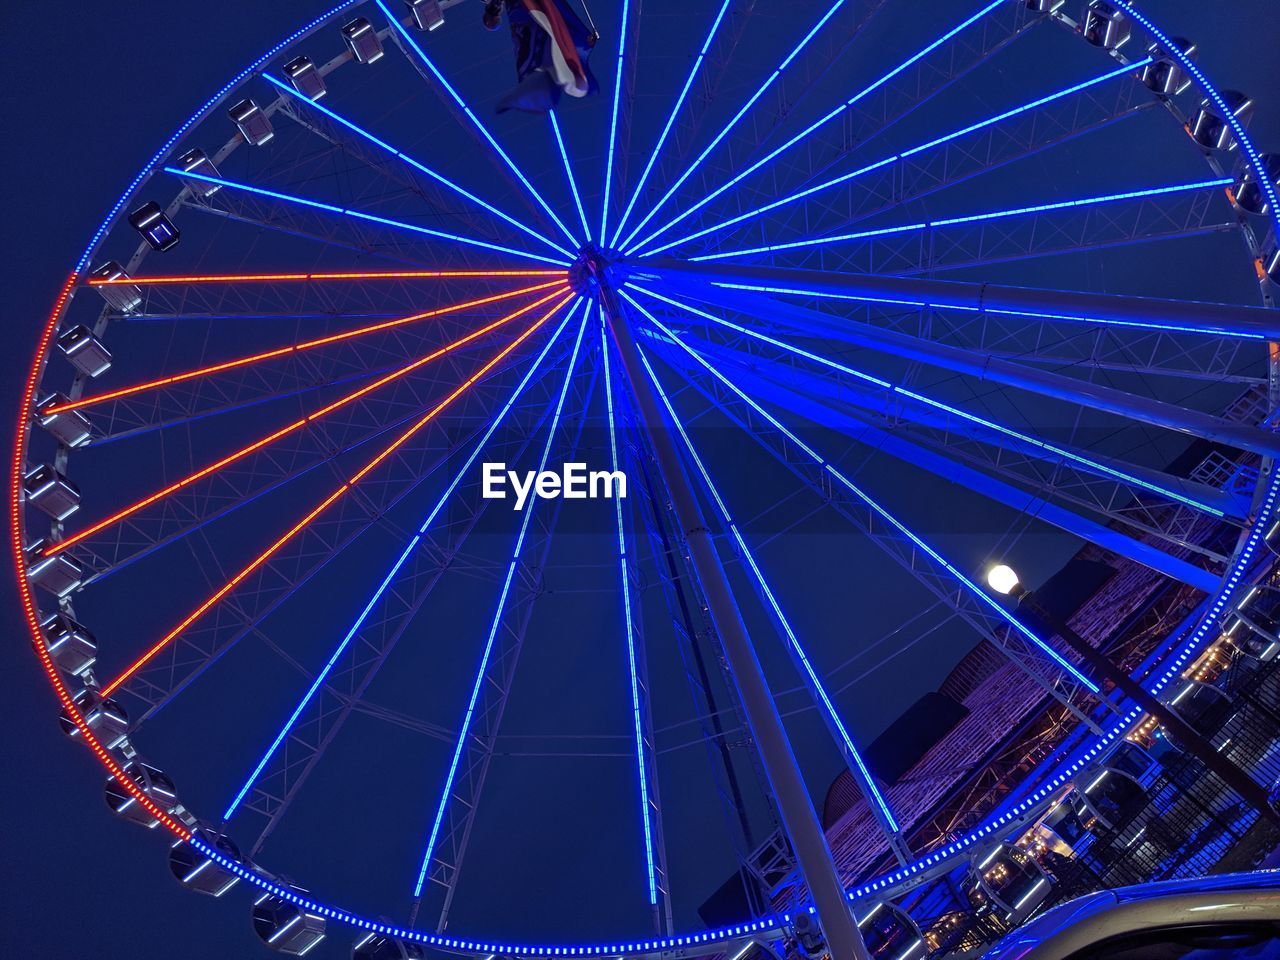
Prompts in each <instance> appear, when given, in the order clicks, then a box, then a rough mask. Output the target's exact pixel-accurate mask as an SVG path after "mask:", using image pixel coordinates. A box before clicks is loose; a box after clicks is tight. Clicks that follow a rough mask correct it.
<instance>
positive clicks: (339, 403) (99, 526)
mask: <svg viewBox="0 0 1280 960" xmlns="http://www.w3.org/2000/svg"><path fill="white" fill-rule="evenodd" d="M564 289H565V288H564V287H563V286H561V287H559V288H557V289H556V290H553V291H552V292H551V293H549V294H547V295H546V296H544V297H542V298H541V299H539V300H535V301H533V302H532V303H530V304H526V305H525V306H523V307H521V308H520V309H519V310H515V311H513V312H512V313H509V314H507V315H506V316H505V317H501V318H499V319H497V320H494V321H493V322H492V323H490V324H487V325H486V326H483V327H481V328H480V329H479V330H473V331H472V332H471V333H468V334H467V335H466V336H464V337H460V338H458V339H457V340H454V341H453V342H452V343H449V344H446V345H445V346H443V347H441V348H440V349H438V350H434V351H432V352H431V353H429V354H427V355H426V356H424V357H419V358H418V359H417V360H414V361H413V362H412V363H409V364H406V365H405V366H403V367H400V368H398V369H396V370H392V371H391V372H390V373H388V374H384V375H383V376H381V377H379V378H378V379H377V380H375V381H373V382H372V383H368V384H365V386H363V387H360V388H359V389H357V390H353V391H352V392H350V393H348V394H346V395H345V396H342V397H339V398H338V399H337V400H334V401H333V402H332V403H330V404H328V405H327V406H324V407H321V408H320V409H319V410H316V411H314V412H313V413H309V414H307V415H306V416H305V417H302V418H301V419H299V420H295V421H294V422H293V423H290V424H288V425H287V426H284V427H281V428H280V429H279V430H276V431H275V432H274V433H269V434H267V435H266V436H265V437H262V438H261V439H259V440H255V441H254V442H253V443H251V444H249V445H247V446H244V447H241V448H240V449H239V450H236V451H235V452H234V453H229V454H227V455H226V456H225V457H223V458H222V459H220V460H218V461H216V462H214V463H211V464H209V465H208V466H206V467H202V468H201V469H199V470H197V471H196V472H195V473H191V474H188V475H187V476H185V477H183V478H182V479H181V480H177V481H175V482H174V483H171V484H169V486H167V487H165V488H164V489H162V490H158V491H156V492H155V493H153V494H151V495H150V496H148V497H145V498H144V499H142V500H139V501H138V502H136V503H134V504H131V505H130V506H128V507H125V508H124V509H123V510H118V511H116V512H115V513H113V514H112V515H111V516H109V517H107V518H106V519H105V520H99V521H98V522H97V523H95V524H94V525H93V526H91V527H87V528H86V529H84V530H81V531H80V532H79V533H77V534H74V535H73V536H69V537H66V538H65V539H63V540H59V541H58V542H56V543H51V544H49V545H48V546H47V547H46V548H45V550H44V555H45V556H53V555H54V554H56V553H60V552H62V551H63V550H66V549H67V548H68V547H72V546H74V545H75V544H77V543H79V542H80V541H81V540H84V539H86V538H88V537H91V536H93V535H94V534H96V533H98V532H100V531H102V530H105V529H106V528H107V527H110V526H112V525H114V524H116V523H119V522H120V521H121V520H124V519H125V518H126V517H129V516H132V515H133V514H135V513H137V512H138V511H139V510H141V509H142V508H143V507H146V506H149V505H151V504H153V503H156V502H157V501H159V500H163V499H164V498H165V497H167V496H169V495H170V494H172V493H176V492H177V491H179V490H181V489H182V488H184V487H187V486H190V485H191V484H193V483H195V482H196V481H197V480H200V479H201V478H203V477H207V476H209V475H210V474H213V473H217V472H218V471H219V470H221V469H222V468H223V467H225V466H227V465H228V464H231V463H234V462H236V461H237V460H240V459H241V458H243V457H247V456H248V455H249V454H251V453H253V452H254V451H256V450H261V449H262V448H263V447H265V446H267V445H268V444H271V443H274V442H275V441H276V440H279V439H280V438H281V437H283V436H286V435H287V434H290V433H293V432H294V431H295V430H300V429H302V428H303V427H305V426H306V425H307V424H309V423H311V422H312V421H314V420H317V419H319V418H320V417H323V416H325V415H327V414H329V413H332V412H333V411H334V410H337V409H338V408H339V407H343V406H346V405H347V404H349V403H352V402H353V401H355V400H358V399H359V398H360V397H363V396H365V395H366V394H369V393H372V392H373V391H374V390H377V389H378V388H379V387H382V386H384V385H385V384H388V383H390V382H391V381H392V380H398V379H400V378H401V377H404V376H407V375H408V374H410V373H412V372H413V371H414V370H417V369H418V368H420V367H423V366H425V365H426V364H428V363H430V362H431V361H432V360H436V359H439V358H440V357H442V356H444V355H445V354H447V353H451V352H453V351H454V350H456V349H458V348H459V347H461V346H464V345H466V344H468V343H470V342H471V341H473V340H476V339H478V338H480V337H482V336H484V335H485V334H486V333H489V332H491V331H493V330H496V329H497V328H498V327H500V326H502V325H504V324H506V323H510V322H511V321H512V320H515V319H517V318H518V317H522V316H524V315H525V314H526V313H528V312H530V311H531V310H536V309H537V308H538V307H540V306H541V305H542V304H544V303H546V302H547V301H548V300H553V299H555V298H556V297H558V296H560V295H561V294H562V293H563V292H564Z"/></svg>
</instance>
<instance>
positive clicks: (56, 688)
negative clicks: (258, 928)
mask: <svg viewBox="0 0 1280 960" xmlns="http://www.w3.org/2000/svg"><path fill="white" fill-rule="evenodd" d="M75 284H76V274H74V273H73V274H72V275H71V276H70V277H68V278H67V282H66V283H65V284H64V285H63V287H62V291H61V292H60V293H59V294H58V299H57V302H56V303H54V306H53V311H52V312H51V313H50V315H49V320H48V322H47V323H46V324H45V328H44V332H43V333H42V334H41V335H40V343H39V345H38V346H37V347H36V355H35V362H33V363H32V364H31V370H30V372H29V373H28V374H27V383H26V386H25V387H24V388H23V393H22V401H21V402H20V403H19V404H18V429H17V431H16V435H15V437H14V441H13V467H12V475H11V477H10V489H9V531H10V535H11V538H12V539H11V543H12V546H13V558H14V566H15V568H16V571H17V574H18V595H19V598H20V600H21V602H22V611H23V613H24V615H25V616H26V618H27V626H28V627H29V628H30V630H31V637H32V639H33V640H34V641H35V643H34V646H35V648H36V654H37V656H38V657H39V658H40V666H41V667H43V668H44V672H45V674H46V675H47V676H48V677H49V683H50V685H51V686H52V687H53V692H54V693H55V694H56V695H57V697H58V700H59V702H60V703H61V704H62V708H63V711H64V712H65V713H66V716H67V718H68V719H69V720H71V722H72V723H74V724H75V726H76V729H77V730H79V732H80V736H81V737H83V738H84V742H85V745H86V746H87V747H88V748H89V749H90V750H91V751H92V752H93V755H94V756H95V757H97V758H98V760H99V762H101V763H102V765H103V766H104V767H106V768H107V772H108V773H110V774H111V776H112V777H114V778H115V780H116V782H117V783H119V784H120V786H121V787H123V788H124V789H125V790H126V791H127V792H128V794H129V795H130V796H131V797H133V799H134V800H136V801H137V802H138V803H139V804H140V805H141V806H142V808H143V809H144V810H146V811H147V813H149V814H151V816H153V817H155V818H156V820H157V821H159V822H160V823H161V824H162V825H164V827H166V828H167V829H168V830H169V831H170V832H172V833H173V834H174V835H175V836H177V837H178V838H180V839H182V840H190V839H191V831H190V830H188V829H187V827H186V825H185V824H183V823H181V822H179V821H177V820H175V819H174V818H173V817H171V816H169V814H168V813H166V812H165V811H164V810H162V809H160V807H158V806H157V805H156V803H155V801H154V800H152V799H151V798H150V797H149V796H147V794H146V793H145V792H144V791H143V790H142V789H141V788H140V787H139V786H138V785H137V784H136V783H134V782H133V780H131V779H130V778H129V776H128V775H127V774H126V773H125V772H124V769H123V768H122V767H121V766H120V764H119V763H118V762H117V761H116V759H115V757H113V756H112V755H111V753H110V752H109V751H108V750H107V748H106V747H104V746H103V745H102V743H101V742H100V741H99V740H98V738H97V737H96V736H95V735H94V732H93V730H92V728H90V726H89V724H88V723H87V722H86V721H85V719H84V715H83V714H82V713H81V712H80V708H79V707H78V706H77V705H76V703H75V700H74V699H72V696H71V693H70V692H69V691H68V690H67V686H66V684H65V683H64V682H63V680H62V674H61V673H59V672H58V668H57V666H56V665H55V664H54V662H53V658H52V657H51V656H49V649H48V646H47V645H46V642H45V637H44V631H43V630H42V629H41V628H40V612H39V609H38V608H37V607H36V603H35V599H34V597H32V595H31V583H30V581H28V580H27V572H26V564H25V560H24V550H23V545H22V502H23V495H22V457H23V447H24V444H23V437H24V435H25V432H26V429H27V426H28V424H29V423H30V420H31V406H32V398H33V397H34V396H35V392H36V382H37V380H38V378H39V375H40V370H41V369H42V367H43V366H44V364H43V361H44V358H45V353H46V351H47V350H48V348H49V342H50V341H51V340H52V339H53V332H54V329H55V328H56V327H57V324H58V316H59V314H60V313H61V312H62V308H63V307H64V306H65V305H66V302H67V299H68V298H69V297H70V296H71V291H72V290H73V289H74V288H75Z"/></svg>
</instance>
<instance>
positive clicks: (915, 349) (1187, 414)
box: [635, 267, 1280, 457]
mask: <svg viewBox="0 0 1280 960" xmlns="http://www.w3.org/2000/svg"><path fill="white" fill-rule="evenodd" d="M696 269H697V268H694V270H695V271H696ZM756 272H760V273H765V272H767V273H770V274H774V273H787V274H791V273H801V274H804V273H807V271H786V270H783V271H779V270H773V269H771V268H760V270H759V271H756V270H755V269H754V268H752V269H749V270H748V271H747V273H750V274H751V275H752V276H751V277H750V278H746V275H745V274H744V278H740V279H737V280H730V281H725V282H730V283H748V284H751V283H761V282H762V281H760V280H759V279H757V278H755V277H754V274H755V273H756ZM635 276H637V277H641V276H643V277H645V278H646V279H650V280H657V281H659V282H666V283H670V284H671V285H672V286H674V287H677V288H678V289H679V290H680V291H681V292H682V293H683V294H684V295H685V296H687V297H690V298H692V299H694V300H698V301H701V302H703V303H710V304H713V305H715V306H719V307H721V308H725V309H729V310H736V311H738V312H740V313H746V314H749V315H751V316H757V317H762V318H776V317H792V318H799V319H801V320H802V321H805V320H817V321H820V322H821V323H822V324H823V326H824V327H825V330H824V333H827V334H832V333H834V329H833V328H838V334H836V335H838V336H839V338H840V339H842V340H844V341H846V342H848V343H854V344H858V345H859V346H864V347H867V348H869V349H872V350H879V351H882V352H885V353H889V354H892V355H894V356H898V357H902V358H904V359H907V360H915V361H919V362H920V363H925V364H929V365H930V366H934V367H938V368H941V369H944V370H952V371H954V372H956V373H961V374H965V375H966V376H973V377H977V378H979V379H981V380H987V381H990V382H992V383H1000V384H1004V385H1005V386H1009V387H1016V388H1018V389H1020V390H1027V391H1030V392H1032V393H1037V394H1040V395H1041V396H1046V397H1050V398H1053V399H1056V400H1062V401H1064V402H1066V403H1072V404H1078V405H1081V406H1086V407H1089V408H1091V409H1094V410H1101V411H1104V412H1107V413H1112V414H1115V415H1117V416H1120V417H1124V418H1125V419H1128V420H1134V421H1137V422H1140V423H1147V424H1150V425H1152V426H1157V427H1163V428H1165V429H1168V430H1173V431H1175V432H1178V433H1182V434H1185V435H1187V436H1191V437H1201V438H1203V439H1205V440H1212V441H1214V442H1217V443H1222V444H1225V445H1227V446H1230V447H1234V448H1236V449H1238V450H1248V451H1250V452H1253V453H1257V454H1260V455H1262V456H1265V457H1280V435H1278V434H1275V433H1273V432H1271V431H1269V430H1262V429H1259V428H1258V427H1254V426H1250V425H1248V424H1241V423H1236V422H1234V421H1231V420H1226V419H1223V418H1222V417H1216V416H1213V415H1212V414H1208V413H1203V412H1201V411H1199V410H1192V409H1187V408H1185V407H1180V406H1177V405H1176V404H1172V403H1165V402H1163V401H1160V400H1154V399H1151V398H1149V397H1143V396H1140V395H1138V394H1133V393H1128V392H1126V391H1124V390H1117V389H1115V388H1114V387H1107V386H1103V385H1100V384H1095V383H1090V382H1088V381H1085V380H1080V379H1078V378H1075V377H1069V376H1066V375H1063V374H1059V373H1054V372H1052V371H1049V370H1043V369H1040V368H1036V367H1028V366H1025V365H1023V364H1019V363H1015V362H1012V361H1009V360H1001V359H998V358H995V357H992V356H990V355H986V354H982V353H977V352H975V351H972V350H968V349H965V348H962V347H955V346H951V345H949V344H945V343H938V342H936V341H933V340H926V339H924V338H921V337H913V336H910V335H908V334H902V333H898V332H895V331H891V330H885V329H883V328H881V327H874V326H871V325H870V324H865V323H858V322H856V321H842V320H841V319H840V318H839V317H833V316H830V315H828V314H822V313H818V312H816V311H814V310H810V309H808V308H806V307H800V306H796V305H795V304H790V303H784V302H783V301H781V300H777V299H775V298H773V297H769V296H765V295H763V294H760V293H751V292H746V293H744V292H742V291H740V290H734V289H727V288H725V287H722V286H718V285H716V283H714V282H712V283H708V282H703V281H704V280H705V279H707V278H704V277H700V276H696V275H694V274H693V273H692V272H690V273H686V272H685V268H684V267H680V268H677V269H675V270H668V269H664V270H662V271H660V272H659V273H657V274H653V273H650V272H649V271H644V272H640V271H637V272H636V273H635ZM819 276H821V275H819ZM712 279H714V278H712ZM856 279H859V280H861V279H866V280H868V281H869V282H873V283H874V282H879V281H891V282H894V283H897V282H906V283H915V282H917V281H915V280H914V279H907V280H903V278H898V277H867V278H856ZM763 282H768V281H763ZM921 282H924V283H926V284H942V285H943V286H948V285H949V284H947V283H945V282H944V281H937V280H928V281H921ZM801 283H803V281H801ZM781 286H782V287H784V288H786V289H797V288H796V287H794V286H790V285H788V283H787V281H786V280H785V279H784V280H783V281H782V283H781ZM960 286H964V287H972V288H973V289H974V290H975V291H981V290H983V289H993V288H989V287H988V288H984V287H983V286H982V285H981V284H961V285H960ZM802 289H805V290H808V289H816V288H810V287H808V286H804V287H802ZM830 289H832V287H831V285H830V283H828V290H830ZM1001 289H1012V288H1001ZM1024 292H1026V293H1033V294H1038V295H1042V296H1044V297H1048V298H1051V297H1056V296H1064V297H1073V296H1076V294H1069V293H1063V294H1059V293H1057V292H1056V291H1053V292H1043V291H1024ZM860 296H861V294H859V295H857V296H856V297H854V299H857V298H858V297H860ZM887 299H898V298H894V297H887ZM1101 299H1102V300H1107V299H1110V298H1108V297H1101ZM1115 299H1117V300H1118V301H1123V302H1129V303H1138V302H1142V301H1140V298H1132V297H1118V298H1115ZM979 300H980V296H979V294H977V293H975V300H974V302H973V306H974V309H978V308H979V306H980V303H979ZM903 302H904V303H906V304H907V305H909V304H910V303H912V302H916V303H919V304H920V305H921V306H922V307H925V306H931V305H934V304H935V303H936V301H932V300H931V301H929V302H928V303H925V302H924V301H920V300H914V301H913V300H910V299H908V300H904V301H903ZM1145 302H1147V303H1151V304H1161V303H1164V301H1160V300H1152V301H1145ZM1174 305H1175V306H1183V307H1189V306H1199V307H1202V308H1205V309H1206V310H1212V309H1216V308H1215V305H1212V304H1174ZM950 306H961V307H963V306H965V304H963V303H958V304H957V303H952V304H950ZM1041 307H1042V308H1045V307H1051V302H1044V303H1041ZM982 309H987V308H986V307H982ZM1135 309H1136V308H1135ZM1152 309H1156V308H1155V307H1153V308H1152ZM1221 309H1222V310H1223V311H1224V313H1223V316H1224V317H1229V316H1230V315H1231V311H1246V312H1247V311H1251V310H1253V309H1254V308H1251V307H1231V306H1223V307H1222V308H1221ZM1034 312H1039V313H1044V312H1057V313H1063V314H1064V315H1066V316H1074V315H1076V314H1070V313H1067V312H1066V311H1062V310H1053V309H1048V310H1045V309H1041V310H1038V311H1034ZM1112 312H1114V313H1121V312H1123V310H1122V308H1121V307H1119V306H1117V307H1116V308H1115V309H1114V310H1113V311H1112ZM1257 312H1258V313H1268V314H1269V313H1271V311H1267V310H1261V309H1259V310H1257ZM1078 315H1079V316H1081V317H1097V316H1099V314H1098V313H1095V312H1083V313H1080V314H1078ZM1258 326H1261V321H1258ZM1268 326H1272V327H1274V326H1275V325H1274V324H1268ZM1277 339H1280V328H1277Z"/></svg>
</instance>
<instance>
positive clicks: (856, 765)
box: [620, 290, 899, 833]
mask: <svg viewBox="0 0 1280 960" xmlns="http://www.w3.org/2000/svg"><path fill="white" fill-rule="evenodd" d="M620 292H621V294H622V296H623V297H624V298H625V299H626V301H627V302H628V303H630V304H631V305H632V306H633V307H635V308H636V309H637V310H639V311H640V313H641V314H643V315H644V316H645V317H646V318H648V319H649V320H650V322H652V323H654V324H655V325H657V326H658V327H659V328H660V329H662V330H663V332H664V333H670V331H668V330H667V329H666V328H665V327H663V326H662V324H661V323H659V322H658V320H657V319H656V318H655V317H654V316H653V315H652V314H651V313H649V312H648V311H647V310H645V309H644V307H642V306H640V304H638V303H637V302H636V301H635V299H634V298H633V297H631V296H630V295H629V294H628V293H627V292H626V291H625V290H623V291H620ZM640 359H641V361H642V362H643V363H644V367H645V370H646V371H647V372H648V374H649V379H650V381H651V382H652V383H653V385H654V388H655V389H656V390H657V391H658V395H659V396H660V397H661V398H662V403H663V405H664V406H665V407H666V409H667V416H669V417H670V418H671V422H672V424H674V425H675V428H676V432H678V433H679V434H680V437H681V439H682V440H683V441H684V447H685V450H686V451H688V453H689V457H690V459H691V460H692V461H693V464H694V466H695V467H697V469H698V473H699V474H700V475H701V477H702V482H703V484H704V485H705V486H706V489H707V492H708V493H710V494H711V498H712V500H714V501H715V504H716V508H717V510H718V511H719V513H720V517H721V519H722V520H723V521H724V524H725V526H726V527H727V528H728V529H729V532H730V533H731V534H733V539H734V542H735V543H737V545H738V550H739V552H740V553H741V554H742V557H743V559H745V560H746V561H747V565H748V567H749V568H750V570H751V576H752V579H753V580H754V581H755V584H756V586H757V588H758V589H759V591H760V594H761V596H762V597H763V598H764V600H765V602H766V603H767V604H768V605H769V608H770V610H771V611H772V612H773V615H774V618H775V619H776V621H777V623H778V626H780V627H781V628H782V631H783V632H784V633H785V634H786V636H787V642H788V643H789V644H790V647H791V652H792V654H793V655H794V656H795V658H796V661H797V662H798V663H799V665H800V667H801V672H802V673H803V675H804V677H805V680H806V682H807V683H808V684H809V688H810V690H811V691H812V693H813V696H814V699H816V700H817V701H818V703H819V704H821V706H822V710H823V712H824V713H825V714H826V716H827V720H828V722H830V724H831V725H832V727H833V728H834V731H835V733H836V736H837V738H838V739H839V741H840V746H841V748H842V751H843V753H844V754H845V759H846V760H848V761H849V762H850V763H851V764H852V767H851V771H850V772H852V773H853V774H854V776H855V777H856V778H857V780H858V783H859V784H860V785H861V787H862V791H863V793H864V794H865V795H866V796H867V797H868V799H870V800H872V801H874V802H875V804H876V806H877V808H878V809H879V811H880V815H881V817H882V818H883V822H884V823H885V825H886V826H887V827H888V828H889V830H890V831H891V832H893V833H897V832H898V829H899V828H898V822H897V820H895V819H894V816H893V813H892V812H891V811H890V810H889V805H888V804H887V803H885V800H884V797H883V796H882V795H881V793H880V791H879V789H878V788H877V787H876V785H875V782H874V780H872V778H871V771H870V770H868V769H867V766H866V764H865V763H864V762H863V759H862V754H861V753H860V752H859V751H858V748H857V747H856V746H854V743H853V737H851V736H850V735H849V731H848V729H847V728H846V727H845V725H844V721H843V720H841V719H840V714H839V712H838V711H837V710H836V706H835V704H834V703H833V702H832V701H831V698H830V697H829V696H828V695H827V691H826V689H825V688H824V687H823V685H822V681H821V679H819V677H818V672H817V671H816V670H815V669H814V667H813V663H812V662H811V661H810V660H809V655H808V654H807V653H806V652H805V649H804V647H803V646H802V645H801V644H800V638H799V637H797V636H796V632H795V630H793V629H792V627H791V621H790V620H788V619H787V615H786V614H785V613H783V611H782V607H781V605H780V604H779V603H778V599H777V597H775V596H774V593H773V589H772V588H771V587H770V586H769V582H768V580H766V579H765V576H764V572H763V571H762V570H761V569H760V566H759V565H758V564H757V563H756V558H755V556H754V555H753V554H752V552H751V549H750V548H749V547H748V546H747V541H746V539H745V538H744V537H743V535H742V531H741V530H739V529H738V524H737V523H736V522H735V521H734V519H733V517H732V516H730V514H729V508H728V507H727V506H726V505H725V502H724V498H723V497H721V495H720V490H719V488H717V487H716V484H715V481H713V480H712V479H711V474H710V473H709V472H708V471H707V467H706V465H705V464H704V463H703V462H702V457H701V456H699V454H698V451H697V450H696V449H695V448H694V446H693V441H692V440H691V439H690V438H689V434H688V433H687V432H686V431H685V428H684V424H683V423H682V422H681V421H680V418H679V417H678V416H677V415H676V411H675V408H674V407H673V406H672V405H671V400H670V398H669V397H668V396H667V392H666V391H665V390H664V389H663V388H662V383H661V381H659V380H658V377H657V374H656V373H654V370H653V367H651V366H650V365H649V360H648V358H647V357H646V356H645V355H644V351H643V350H642V351H641V354H640ZM805 449H806V451H808V448H807V447H806V448H805Z"/></svg>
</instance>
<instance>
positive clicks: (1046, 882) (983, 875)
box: [966, 843, 1053, 926]
mask: <svg viewBox="0 0 1280 960" xmlns="http://www.w3.org/2000/svg"><path fill="white" fill-rule="evenodd" d="M1052 891H1053V881H1052V880H1051V879H1049V875H1048V874H1047V873H1045V871H1044V868H1042V867H1041V866H1040V864H1039V863H1037V862H1036V859H1035V857H1033V856H1031V855H1030V854H1029V853H1027V852H1026V851H1025V850H1022V849H1020V848H1018V847H1016V846H1014V845H1013V844H1009V843H1001V844H997V845H996V846H995V847H993V848H991V849H990V850H988V851H987V852H986V853H984V854H981V855H975V856H974V858H973V861H972V862H971V864H970V867H969V886H968V887H967V889H966V893H967V894H968V897H969V903H970V905H971V906H973V907H974V909H975V911H977V912H979V913H981V912H988V913H995V914H996V916H998V917H999V919H1000V920H1001V922H1003V923H1005V924H1008V925H1009V926H1017V925H1018V924H1020V923H1022V922H1023V921H1024V920H1026V919H1027V918H1028V917H1030V916H1031V914H1033V913H1035V911H1036V910H1037V909H1038V908H1039V907H1040V905H1041V904H1042V903H1044V902H1045V900H1047V899H1048V897H1049V894H1050V893H1052Z"/></svg>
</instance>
